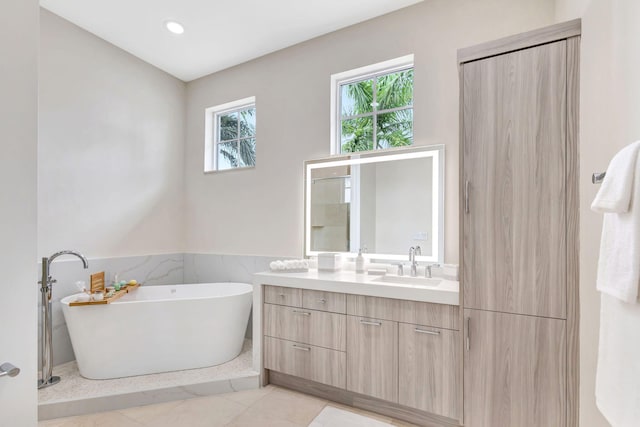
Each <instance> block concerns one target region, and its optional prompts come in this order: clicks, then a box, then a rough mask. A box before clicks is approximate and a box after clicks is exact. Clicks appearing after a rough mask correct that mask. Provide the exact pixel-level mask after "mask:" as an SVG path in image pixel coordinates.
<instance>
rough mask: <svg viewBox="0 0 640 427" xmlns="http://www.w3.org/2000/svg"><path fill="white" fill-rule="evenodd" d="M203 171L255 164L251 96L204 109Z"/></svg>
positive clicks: (254, 116)
mask: <svg viewBox="0 0 640 427" xmlns="http://www.w3.org/2000/svg"><path fill="white" fill-rule="evenodd" d="M206 115H207V116H206V127H207V131H206V132H205V134H206V141H205V172H212V171H223V170H228V169H236V168H247V167H253V166H255V164H256V106H255V98H253V97H252V98H246V99H242V100H239V101H234V102H230V103H227V104H223V105H219V106H216V107H211V108H208V109H207V110H206Z"/></svg>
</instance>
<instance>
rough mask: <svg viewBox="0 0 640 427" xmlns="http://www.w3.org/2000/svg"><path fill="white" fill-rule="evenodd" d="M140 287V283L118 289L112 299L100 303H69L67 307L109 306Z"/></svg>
mask: <svg viewBox="0 0 640 427" xmlns="http://www.w3.org/2000/svg"><path fill="white" fill-rule="evenodd" d="M139 287H140V283H137V284H135V285H127V287H126V288H124V289H120V290H119V291H116V293H115V294H113V296H112V297H109V298H105V299H103V300H102V301H83V302H70V303H69V306H70V307H75V306H77V305H103V304H111V303H112V302H114V301H115V300H117V299H118V298H120V297H122V296H124V295H126V294H128V293H129V292H130V291H135V290H136V289H138V288H139Z"/></svg>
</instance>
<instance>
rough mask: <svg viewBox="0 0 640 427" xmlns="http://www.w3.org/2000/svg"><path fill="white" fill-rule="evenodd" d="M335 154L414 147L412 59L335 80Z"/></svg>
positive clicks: (346, 74) (333, 116) (338, 75)
mask: <svg viewBox="0 0 640 427" xmlns="http://www.w3.org/2000/svg"><path fill="white" fill-rule="evenodd" d="M332 86H333V90H334V102H333V103H332V104H333V105H332V109H333V112H332V124H333V126H332V127H333V131H334V132H333V135H332V136H333V142H332V153H334V154H338V153H350V152H355V151H369V150H380V149H385V148H390V147H402V146H406V145H411V144H413V56H412V55H411V56H408V57H403V58H398V59H396V60H391V61H387V62H384V63H380V64H375V65H372V66H369V67H364V68H360V69H357V70H352V71H348V72H346V73H340V74H337V75H334V76H332Z"/></svg>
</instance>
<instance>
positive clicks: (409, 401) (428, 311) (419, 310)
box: [263, 286, 462, 427]
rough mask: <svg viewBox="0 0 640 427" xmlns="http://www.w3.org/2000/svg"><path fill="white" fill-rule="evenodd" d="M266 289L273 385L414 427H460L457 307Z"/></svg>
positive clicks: (266, 343) (265, 324) (268, 362)
mask: <svg viewBox="0 0 640 427" xmlns="http://www.w3.org/2000/svg"><path fill="white" fill-rule="evenodd" d="M264 288H265V289H264V304H263V333H264V351H263V356H264V367H265V369H267V370H268V372H269V378H270V381H271V382H273V383H275V384H280V385H284V386H288V387H293V388H297V389H299V390H301V391H303V392H306V393H310V394H315V395H318V396H321V397H324V398H327V399H330V400H336V401H338V402H341V403H345V404H348V405H352V406H356V407H360V408H363V409H368V410H373V411H377V412H383V413H386V414H388V415H390V416H393V417H395V418H402V419H406V420H407V421H410V422H413V423H417V424H424V425H429V426H443V427H452V426H458V425H459V420H460V418H461V415H462V401H461V399H460V395H461V387H462V378H461V369H460V364H461V357H462V355H461V346H460V342H461V338H460V331H459V330H458V329H459V326H460V314H459V307H457V306H449V305H443V304H432V303H426V302H418V301H407V300H397V299H389V298H379V297H371V296H364V295H351V294H350V295H346V294H342V293H336V292H325V291H318V290H308V289H297V288H286V287H278V286H264ZM283 374H284V376H283Z"/></svg>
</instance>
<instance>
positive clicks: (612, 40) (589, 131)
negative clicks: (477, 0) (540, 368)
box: [557, 0, 640, 427]
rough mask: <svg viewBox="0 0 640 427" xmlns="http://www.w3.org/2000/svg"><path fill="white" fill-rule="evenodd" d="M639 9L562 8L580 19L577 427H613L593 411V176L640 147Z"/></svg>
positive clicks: (632, 0)
mask: <svg viewBox="0 0 640 427" xmlns="http://www.w3.org/2000/svg"><path fill="white" fill-rule="evenodd" d="M638 16H640V2H639V1H638V0H558V1H557V20H558V21H566V20H569V19H575V18H581V19H582V40H581V46H580V57H581V64H580V312H581V316H580V425H583V426H587V427H604V426H608V425H609V423H608V422H607V421H606V420H605V418H604V417H603V416H602V415H601V414H600V411H599V410H598V408H597V407H596V399H595V384H596V366H597V359H598V332H599V329H600V293H599V292H598V291H597V290H596V269H597V265H598V256H599V248H600V232H601V229H602V215H601V214H596V213H594V212H592V211H591V209H590V205H591V202H592V201H593V199H594V197H595V195H596V192H597V191H598V190H599V186H597V185H593V184H592V183H591V174H592V173H593V172H601V171H605V170H606V169H607V166H608V164H609V161H610V160H611V158H612V157H613V156H614V155H615V154H616V152H618V151H619V150H620V149H622V148H623V147H624V146H626V145H628V144H630V143H632V142H633V141H637V140H638V139H640V120H638V117H640V78H638V69H640V27H639V26H638V22H637V20H638Z"/></svg>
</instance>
